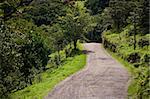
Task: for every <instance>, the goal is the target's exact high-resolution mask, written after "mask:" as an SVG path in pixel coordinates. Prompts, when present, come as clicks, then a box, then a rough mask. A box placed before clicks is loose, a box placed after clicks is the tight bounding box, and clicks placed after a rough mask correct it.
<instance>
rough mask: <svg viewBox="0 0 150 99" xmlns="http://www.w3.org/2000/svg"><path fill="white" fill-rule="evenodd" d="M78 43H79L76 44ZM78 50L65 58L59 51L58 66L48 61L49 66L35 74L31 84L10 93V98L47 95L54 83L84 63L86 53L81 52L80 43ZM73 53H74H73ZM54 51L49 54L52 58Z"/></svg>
mask: <svg viewBox="0 0 150 99" xmlns="http://www.w3.org/2000/svg"><path fill="white" fill-rule="evenodd" d="M78 45H79V44H78ZM79 46H80V47H77V48H79V49H78V51H76V52H75V53H72V56H70V57H68V58H65V53H64V51H61V54H60V55H61V60H62V61H63V62H62V63H61V64H60V65H59V66H57V65H54V64H52V63H51V62H49V63H48V64H47V67H48V68H50V69H48V70H46V71H45V72H43V73H40V74H38V75H36V77H35V78H34V80H33V85H31V86H29V87H26V88H25V89H23V90H20V91H17V92H15V93H13V94H12V95H11V97H10V98H12V99H34V98H38V99H43V98H44V97H45V96H47V95H48V92H50V91H51V90H52V89H53V88H54V86H55V85H56V84H58V83H59V82H60V81H62V80H64V79H65V78H66V77H68V76H70V75H71V74H73V73H75V72H77V71H79V70H80V69H82V68H83V67H84V66H85V65H86V55H85V54H83V53H82V50H83V46H82V45H81V44H80V45H79ZM73 54H74V55H73ZM55 55H56V53H54V54H52V55H50V56H51V57H52V58H54V57H55Z"/></svg>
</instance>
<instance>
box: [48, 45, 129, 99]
mask: <svg viewBox="0 0 150 99" xmlns="http://www.w3.org/2000/svg"><path fill="white" fill-rule="evenodd" d="M84 47H85V52H86V53H87V55H88V56H87V64H86V66H85V68H84V69H82V70H81V71H79V72H77V73H75V74H73V75H72V76H70V77H68V78H67V79H65V80H64V81H62V82H61V83H60V84H58V85H56V87H55V88H54V89H53V90H52V91H51V92H50V93H49V94H48V96H46V97H45V99H126V98H127V86H128V81H129V74H128V72H127V70H126V69H125V68H124V67H123V66H122V65H121V64H120V63H118V62H117V61H116V60H114V59H113V58H112V57H111V56H110V55H109V54H108V53H107V52H106V51H105V50H104V49H103V47H102V45H101V44H99V43H85V44H84Z"/></svg>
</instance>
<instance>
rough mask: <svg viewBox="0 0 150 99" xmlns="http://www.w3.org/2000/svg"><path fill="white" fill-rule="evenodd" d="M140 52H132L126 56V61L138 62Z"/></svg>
mask: <svg viewBox="0 0 150 99" xmlns="http://www.w3.org/2000/svg"><path fill="white" fill-rule="evenodd" d="M140 58H141V56H140V54H139V53H138V52H133V53H131V54H129V55H128V56H127V58H126V59H127V61H128V62H129V63H139V62H140Z"/></svg>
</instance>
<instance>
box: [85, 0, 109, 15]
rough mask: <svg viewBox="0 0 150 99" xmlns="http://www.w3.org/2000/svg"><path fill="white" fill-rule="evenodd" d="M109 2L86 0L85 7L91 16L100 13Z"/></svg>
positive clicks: (104, 0) (106, 0) (107, 0)
mask: <svg viewBox="0 0 150 99" xmlns="http://www.w3.org/2000/svg"><path fill="white" fill-rule="evenodd" d="M109 1H110V0H87V1H86V3H85V6H86V7H87V8H88V9H90V10H91V14H92V15H95V14H98V13H101V12H102V11H103V9H104V8H105V7H108V5H109Z"/></svg>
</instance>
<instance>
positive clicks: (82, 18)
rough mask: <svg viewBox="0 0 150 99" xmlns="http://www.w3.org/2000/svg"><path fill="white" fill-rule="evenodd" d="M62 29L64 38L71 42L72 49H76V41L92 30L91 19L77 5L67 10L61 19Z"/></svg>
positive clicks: (82, 8) (84, 10) (83, 9)
mask: <svg viewBox="0 0 150 99" xmlns="http://www.w3.org/2000/svg"><path fill="white" fill-rule="evenodd" d="M61 20H62V23H61V24H62V27H63V29H64V30H65V35H66V38H68V39H69V41H73V45H74V49H75V50H76V49H77V41H78V40H79V39H83V38H84V36H85V35H84V34H85V33H87V32H88V31H90V30H91V29H92V26H91V25H93V24H92V17H91V16H90V15H89V13H86V9H85V8H84V7H82V6H80V5H78V4H76V5H75V6H74V7H73V8H70V9H68V12H67V14H66V16H65V17H62V18H61ZM63 24H64V25H63Z"/></svg>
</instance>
